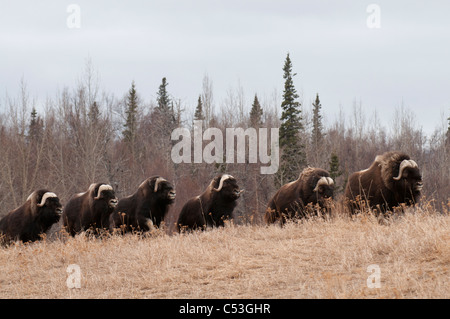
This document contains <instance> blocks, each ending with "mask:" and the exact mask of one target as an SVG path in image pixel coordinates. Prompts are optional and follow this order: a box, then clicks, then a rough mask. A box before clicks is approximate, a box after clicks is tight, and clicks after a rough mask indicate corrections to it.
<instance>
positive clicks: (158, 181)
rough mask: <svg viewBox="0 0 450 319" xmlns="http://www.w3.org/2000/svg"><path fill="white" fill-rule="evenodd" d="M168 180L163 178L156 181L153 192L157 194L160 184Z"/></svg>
mask: <svg viewBox="0 0 450 319" xmlns="http://www.w3.org/2000/svg"><path fill="white" fill-rule="evenodd" d="M165 181H166V180H165V179H164V178H162V177H158V178H157V179H156V181H155V188H154V189H153V192H154V193H156V192H157V191H158V186H159V183H160V182H165Z"/></svg>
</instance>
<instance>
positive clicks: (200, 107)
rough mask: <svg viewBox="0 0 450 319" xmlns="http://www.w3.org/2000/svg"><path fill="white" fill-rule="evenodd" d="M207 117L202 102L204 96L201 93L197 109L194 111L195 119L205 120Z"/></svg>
mask: <svg viewBox="0 0 450 319" xmlns="http://www.w3.org/2000/svg"><path fill="white" fill-rule="evenodd" d="M204 119H205V116H204V115H203V103H202V96H201V95H199V97H198V102H197V107H196V109H195V113H194V120H199V121H203V120H204Z"/></svg>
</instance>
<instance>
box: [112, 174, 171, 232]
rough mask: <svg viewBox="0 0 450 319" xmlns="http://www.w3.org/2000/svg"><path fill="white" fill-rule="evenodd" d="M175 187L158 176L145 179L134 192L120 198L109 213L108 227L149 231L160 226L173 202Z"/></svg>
mask: <svg viewBox="0 0 450 319" xmlns="http://www.w3.org/2000/svg"><path fill="white" fill-rule="evenodd" d="M175 196H176V193H175V189H174V187H173V186H172V184H171V183H169V182H168V181H166V180H165V179H163V178H162V177H160V176H153V177H150V178H148V179H146V180H145V181H144V182H142V183H141V185H140V186H139V187H138V189H137V191H136V193H134V194H133V195H130V196H128V197H125V198H122V199H121V200H120V201H119V204H118V205H117V206H116V208H115V209H114V212H113V213H112V214H111V216H110V218H109V221H110V226H109V227H110V229H111V230H113V229H114V228H118V227H120V228H121V229H122V231H125V232H126V231H133V230H138V231H149V230H151V229H152V227H154V226H157V227H160V225H161V222H162V221H163V220H164V217H165V216H166V215H167V213H168V211H169V208H170V206H171V205H172V204H173V203H174V202H175Z"/></svg>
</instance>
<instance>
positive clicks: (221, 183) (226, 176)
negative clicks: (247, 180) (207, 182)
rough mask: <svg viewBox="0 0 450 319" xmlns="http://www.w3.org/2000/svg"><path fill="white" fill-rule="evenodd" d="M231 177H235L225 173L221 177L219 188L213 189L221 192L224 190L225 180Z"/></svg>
mask: <svg viewBox="0 0 450 319" xmlns="http://www.w3.org/2000/svg"><path fill="white" fill-rule="evenodd" d="M229 178H233V176H231V175H227V174H223V175H222V177H221V178H220V182H219V187H218V188H213V191H215V192H220V191H221V190H222V186H223V182H224V181H226V180H227V179H229Z"/></svg>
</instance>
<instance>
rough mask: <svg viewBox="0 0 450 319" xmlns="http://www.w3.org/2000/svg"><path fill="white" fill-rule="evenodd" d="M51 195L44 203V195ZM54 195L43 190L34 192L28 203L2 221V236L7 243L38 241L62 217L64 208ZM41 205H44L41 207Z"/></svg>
mask: <svg viewBox="0 0 450 319" xmlns="http://www.w3.org/2000/svg"><path fill="white" fill-rule="evenodd" d="M46 193H47V194H51V196H50V197H47V199H46V200H45V201H44V202H43V203H42V198H43V197H44V194H46ZM55 196H56V195H55V194H54V193H51V192H49V191H48V190H45V189H41V190H37V191H35V192H33V193H32V194H31V195H30V196H29V197H28V199H27V200H26V202H25V203H24V204H23V205H22V206H20V207H18V208H16V209H14V210H13V211H11V212H10V213H8V214H7V215H6V216H5V217H3V218H2V220H0V236H2V237H3V239H4V240H5V241H11V240H21V241H23V242H27V241H36V240H38V239H40V238H41V235H42V234H44V233H45V232H46V231H47V230H49V229H50V227H51V226H52V225H53V224H54V223H57V222H58V221H59V219H60V217H61V212H62V206H61V203H60V202H59V198H58V197H55ZM40 205H42V206H41V207H40Z"/></svg>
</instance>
